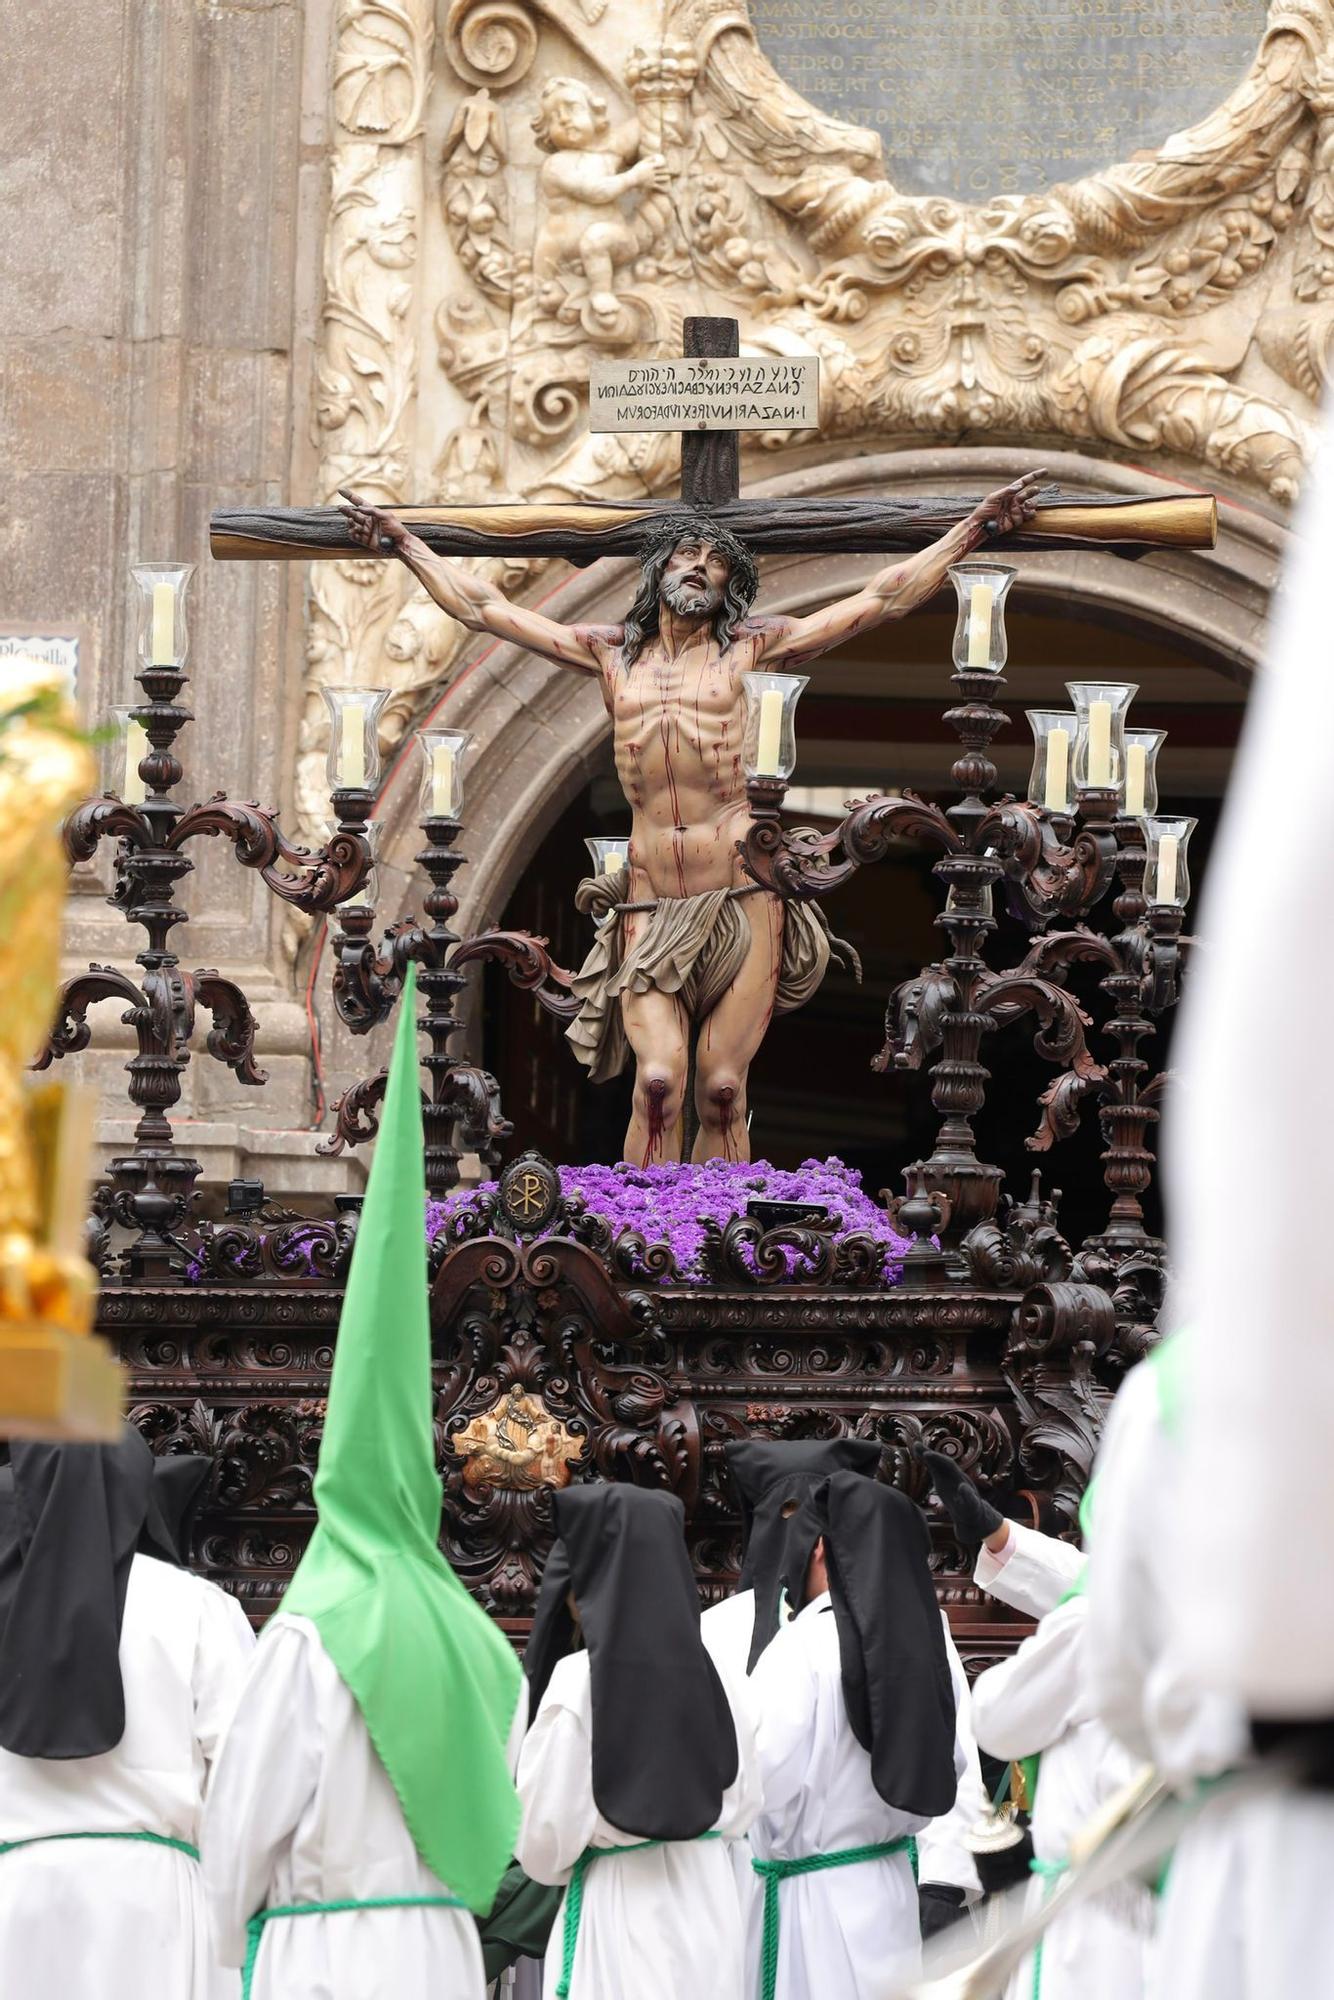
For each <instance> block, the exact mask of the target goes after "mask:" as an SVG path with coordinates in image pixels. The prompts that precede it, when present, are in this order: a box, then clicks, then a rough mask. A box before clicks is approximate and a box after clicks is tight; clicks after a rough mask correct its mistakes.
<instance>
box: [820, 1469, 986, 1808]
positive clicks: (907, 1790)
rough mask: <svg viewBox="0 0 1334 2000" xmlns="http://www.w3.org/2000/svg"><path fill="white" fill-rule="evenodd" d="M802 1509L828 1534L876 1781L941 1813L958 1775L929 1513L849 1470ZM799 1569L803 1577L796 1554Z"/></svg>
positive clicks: (858, 1720)
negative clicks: (924, 1515)
mask: <svg viewBox="0 0 1334 2000" xmlns="http://www.w3.org/2000/svg"><path fill="white" fill-rule="evenodd" d="M803 1514H804V1515H805V1516H807V1517H808V1518H809V1524H810V1527H811V1528H812V1529H813V1530H814V1533H815V1534H816V1535H818V1536H820V1537H822V1538H823V1540H824V1545H825V1561H826V1564H827V1566H828V1570H829V1594H830V1597H831V1599H832V1601H833V1607H834V1617H835V1619H836V1620H837V1623H838V1650H839V1658H840V1660H841V1662H842V1669H843V1699H844V1701H845V1703H846V1704H847V1711H848V1721H849V1722H850V1723H851V1725H852V1733H853V1735H854V1736H855V1737H856V1738H857V1741H858V1742H859V1743H860V1744H861V1746H862V1748H863V1749H864V1750H866V1751H868V1752H869V1753H870V1758H871V1779H872V1782H873V1784H874V1785H875V1788H876V1791H877V1792H878V1793H879V1794H880V1797H881V1798H882V1799H883V1800H884V1801H885V1804H886V1805H889V1806H893V1807H894V1808H895V1809H896V1811H898V1812H904V1813H920V1814H923V1815H925V1816H926V1817H928V1818H930V1819H937V1818H939V1817H940V1815H941V1814H942V1813H947V1812H948V1811H949V1810H950V1807H951V1806H952V1805H953V1804H954V1795H955V1791H956V1789H957V1783H958V1781H957V1779H956V1777H955V1773H954V1737H955V1714H954V1684H953V1681H952V1680H951V1677H950V1663H949V1655H948V1653H947V1652H946V1649H945V1628H944V1624H943V1622H942V1620H941V1615H940V1606H939V1605H938V1604H937V1602H936V1592H935V1586H934V1584H933V1583H932V1581H931V1566H930V1562H929V1560H928V1550H929V1548H930V1538H929V1536H928V1534H927V1528H926V1522H925V1521H924V1519H923V1518H922V1515H921V1513H920V1512H919V1511H918V1509H917V1508H916V1507H915V1506H914V1505H913V1503H912V1501H911V1500H909V1499H908V1497H907V1495H906V1494H903V1493H900V1492H899V1491H898V1490H897V1489H896V1488H895V1487H893V1486H881V1485H879V1484H878V1483H876V1482H875V1481H873V1480H870V1479H859V1478H858V1477H857V1476H856V1475H855V1474H853V1473H848V1472H840V1473H836V1474H835V1475H834V1477H833V1478H832V1479H830V1480H828V1481H826V1482H825V1483H824V1484H823V1485H822V1486H821V1487H819V1488H818V1490H817V1491H816V1492H815V1493H814V1494H813V1495H812V1496H811V1499H810V1501H809V1502H808V1503H807V1506H806V1507H805V1508H804V1509H803ZM812 1546H813V1544H812ZM806 1561H807V1565H808V1564H809V1557H807V1559H806ZM791 1574H792V1576H793V1580H794V1583H795V1582H796V1578H797V1571H796V1568H795V1564H794V1567H793V1570H792V1572H791ZM801 1576H802V1578H803V1579H804V1576H805V1569H804V1568H803V1570H802V1571H801ZM797 1589H798V1591H800V1589H801V1585H800V1584H797ZM797 1601H799V1598H794V1602H797Z"/></svg>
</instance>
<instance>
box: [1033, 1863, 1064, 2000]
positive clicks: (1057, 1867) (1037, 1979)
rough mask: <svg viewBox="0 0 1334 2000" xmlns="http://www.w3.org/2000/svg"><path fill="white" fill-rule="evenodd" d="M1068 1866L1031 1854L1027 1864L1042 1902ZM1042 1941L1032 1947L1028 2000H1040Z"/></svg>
mask: <svg viewBox="0 0 1334 2000" xmlns="http://www.w3.org/2000/svg"><path fill="white" fill-rule="evenodd" d="M1069 1866H1070V1863H1069V1862H1068V1861H1039V1860H1038V1857H1037V1855H1036V1854H1035V1855H1034V1856H1033V1859H1032V1860H1031V1861H1030V1862H1029V1864H1028V1867H1029V1872H1030V1873H1031V1874H1033V1875H1037V1876H1039V1877H1040V1878H1041V1881H1042V1900H1043V1902H1044V1903H1045V1902H1046V1900H1047V1898H1048V1896H1050V1894H1051V1892H1052V1887H1053V1885H1054V1884H1055V1883H1057V1882H1059V1881H1060V1879H1061V1877H1062V1875H1064V1873H1065V1871H1066V1869H1067V1868H1068V1867H1069ZM1043 1942H1044V1940H1043V1939H1042V1938H1039V1939H1038V1941H1037V1943H1036V1944H1035V1945H1034V1947H1033V1990H1032V1992H1031V1993H1030V1995H1029V2000H1042V1946H1043Z"/></svg>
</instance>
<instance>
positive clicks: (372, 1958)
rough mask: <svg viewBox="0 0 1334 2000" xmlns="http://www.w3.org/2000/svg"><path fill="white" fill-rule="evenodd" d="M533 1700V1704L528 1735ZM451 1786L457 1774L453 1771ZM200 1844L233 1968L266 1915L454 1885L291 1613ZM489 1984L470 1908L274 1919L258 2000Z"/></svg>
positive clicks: (249, 1698)
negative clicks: (427, 1856)
mask: <svg viewBox="0 0 1334 2000" xmlns="http://www.w3.org/2000/svg"><path fill="white" fill-rule="evenodd" d="M524 1707H525V1704H524V1702H523V1700H522V1699H521V1700H520V1704H519V1708H520V1713H519V1715H518V1716H517V1717H516V1719H515V1722H516V1733H517V1731H519V1730H521V1729H522V1727H523V1719H524V1716H523V1712H524ZM511 1740H512V1741H514V1740H516V1739H515V1738H512V1739H511ZM440 1783H441V1785H442V1786H447V1785H448V1783H449V1773H448V1772H447V1771H442V1772H441V1774H440ZM202 1847H203V1868H204V1882H205V1886H206V1888H207V1891H208V1898H209V1904H210V1907H211V1909H212V1913H213V1923H214V1930H215V1934H216V1937H217V1943H218V1950H219V1953H220V1955H221V1957H222V1959H223V1962H224V1963H225V1964H227V1965H240V1964H242V1963H243V1962H244V1959H245V1953H246V1925H247V1922H248V1920H249V1919H250V1917H252V1916H253V1915H254V1914H255V1912H256V1911H257V1910H262V1909H265V1908H268V1907H270V1906H274V1905H278V1904H287V1903H333V1902H348V1901H356V1902H365V1901H371V1900H374V1899H375V1898H377V1897H393V1896H440V1895H449V1894H450V1893H451V1891H450V1890H449V1888H448V1887H447V1885H445V1884H443V1883H441V1882H440V1881H439V1880H438V1879H437V1877H436V1876H434V1875H433V1874H432V1873H431V1871H430V1869H429V1868H428V1867H427V1866H426V1864H425V1863H424V1862H423V1861H422V1859H421V1857H420V1856H419V1854H418V1853H417V1849H416V1847H415V1845H414V1844H413V1840H412V1836H411V1834H410V1833H409V1832H408V1829H407V1826H406V1825H405V1823H404V1820H403V1813H402V1809H401V1807H400V1806H399V1803H398V1797H397V1794H396V1793H395V1791H394V1788H393V1786H392V1784H391V1783H390V1781H389V1777H388V1774H387V1773H386V1771H385V1768H384V1766H383V1764H381V1762H380V1760H379V1758H378V1757H377V1756H376V1754H375V1750H374V1747H373V1746H372V1743H371V1739H370V1735H369V1733H368V1731H367V1728H366V1724H365V1722H364V1720H363V1719H362V1714H361V1710H360V1709H359V1708H358V1707H357V1704H356V1702H355V1701H354V1700H353V1698H352V1695H351V1693H350V1692H349V1690H348V1688H347V1686H346V1684H345V1683H344V1681H343V1680H342V1678H341V1676H340V1675H339V1673H338V1669H337V1668H336V1667H335V1666H334V1663H333V1661H332V1660H331V1659H330V1658H329V1655H328V1653H327V1652H326V1651H325V1649H324V1645H323V1642H322V1641H321V1639H320V1635H319V1632H318V1630H317V1629H316V1627H315V1626H314V1625H313V1624H312V1623H311V1621H310V1620H309V1619H306V1618H294V1617H289V1616H287V1615H285V1614H283V1613H281V1612H280V1613H279V1614H278V1616H277V1617H275V1618H274V1619H273V1620H272V1622H271V1624H270V1625H269V1627H268V1629H267V1630H266V1632H265V1633H264V1636H263V1638H262V1640H261V1641H260V1644H259V1646H258V1647H257V1648H256V1651H255V1657H254V1663H253V1665H252V1668H251V1672H250V1676H249V1678H248V1680H247V1682H246V1685H245V1688H244V1690H243V1692H242V1694H241V1698H240V1701H239V1703H238V1705H237V1710H236V1715H235V1717H234V1719H233V1722H232V1726H231V1728H230V1729H229V1730H228V1732H227V1740H226V1743H225V1744H224V1746H223V1752H222V1756H221V1758H220V1760H219V1763H218V1769H217V1772H216V1774H215V1777H214V1782H213V1785H212V1786H211V1788H210V1792H209V1799H208V1806H207V1810H206V1812H205V1814H204V1830H203V1841H202ZM485 1990H486V1982H485V1979H484V1976H483V1971H482V1948H481V1943H480V1940H479V1937H478V1933H477V1926H476V1924H475V1922H474V1921H473V1918H472V1916H471V1914H470V1913H469V1912H468V1911H467V1910H464V1909H401V1910H348V1911H339V1912H337V1913H335V1914H330V1915H327V1916H311V1917H279V1918H276V1919H275V1920H274V1921H273V1922H272V1923H268V1924H266V1925H265V1926H264V1932H263V1942H262V1943H261V1945H260V1950H259V1957H258V1959H257V1961H256V1967H255V1977H254V1984H253V1988H252V1994H251V2000H377V1996H379V1995H381V1994H384V1995H393V2000H482V1995H483V1994H484V1992H485ZM155 2000H156V1996H155Z"/></svg>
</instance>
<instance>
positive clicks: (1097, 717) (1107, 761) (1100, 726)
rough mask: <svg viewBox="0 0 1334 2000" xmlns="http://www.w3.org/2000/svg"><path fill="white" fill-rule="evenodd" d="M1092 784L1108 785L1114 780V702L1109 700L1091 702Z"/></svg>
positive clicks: (1089, 779)
mask: <svg viewBox="0 0 1334 2000" xmlns="http://www.w3.org/2000/svg"><path fill="white" fill-rule="evenodd" d="M1088 781H1089V783H1090V785H1094V786H1107V785H1110V784H1111V782H1112V704H1111V703H1110V702H1109V701H1091V702H1090V703H1089V777H1088Z"/></svg>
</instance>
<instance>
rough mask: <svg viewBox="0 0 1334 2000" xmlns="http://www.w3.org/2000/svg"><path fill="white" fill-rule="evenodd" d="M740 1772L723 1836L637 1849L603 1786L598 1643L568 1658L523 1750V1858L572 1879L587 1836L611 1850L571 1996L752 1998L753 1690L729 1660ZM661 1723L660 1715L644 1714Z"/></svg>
mask: <svg viewBox="0 0 1334 2000" xmlns="http://www.w3.org/2000/svg"><path fill="white" fill-rule="evenodd" d="M720 1678H721V1680H722V1683H723V1687H724V1690H725V1692H726V1694H727V1698H728V1702H729V1705H730V1707H731V1710H732V1719H733V1722H734V1725H735V1728H736V1739H737V1774H736V1777H735V1779H734V1780H733V1782H732V1784H731V1785H730V1786H729V1787H728V1789H727V1791H726V1792H725V1793H724V1794H723V1801H722V1810H721V1811H720V1813H719V1815H718V1820H717V1823H716V1829H715V1830H716V1831H717V1832H718V1833H719V1834H720V1835H721V1836H722V1838H720V1839H717V1840H683V1841H671V1842H669V1843H667V1844H666V1845H663V1846H660V1847H650V1848H641V1849H640V1850H639V1851H638V1852H637V1853H632V1854H618V1853H616V1851H615V1850H616V1849H618V1848H627V1847H634V1846H635V1845H636V1844H637V1842H638V1840H639V1838H640V1836H639V1835H637V1834H633V1833H624V1832H622V1831H621V1829H620V1828H619V1827H615V1826H613V1825H611V1823H610V1822H609V1821H608V1820H606V1819H604V1818H603V1817H602V1815H601V1813H600V1812H599V1811H598V1808H597V1802H596V1800H595V1799H594V1797H593V1701H592V1686H591V1682H590V1678H589V1659H588V1655H587V1653H571V1654H569V1655H567V1657H566V1658H565V1659H563V1660H561V1661H559V1662H558V1663H557V1665H556V1667H555V1669H554V1671H553V1673H552V1675H551V1679H550V1681H549V1682H548V1683H547V1688H546V1692H545V1693H544V1695H543V1696H542V1702H541V1706H540V1707H539V1709H538V1711H537V1716H536V1719H535V1721H534V1723H533V1726H532V1728H531V1729H530V1730H529V1732H528V1735H527V1737H526V1738H525V1739H524V1745H523V1750H522V1752H521V1753H520V1757H519V1772H518V1785H519V1797H520V1799H521V1800H522V1802H523V1825H522V1828H521V1829H520V1833H519V1843H518V1848H517V1850H516V1858H517V1859H518V1861H519V1863H520V1865H521V1866H522V1867H523V1868H524V1869H526V1870H527V1872H528V1874H529V1875H531V1876H532V1878H533V1880H534V1881H535V1882H546V1883H550V1884H551V1885H552V1886H553V1887H554V1886H556V1885H560V1884H565V1883H567V1882H568V1881H569V1879H570V1873H571V1870H572V1869H573V1867H574V1864H575V1862H576V1861H577V1860H578V1859H579V1856H580V1855H581V1854H582V1853H583V1851H584V1849H585V1848H586V1847H595V1848H605V1849H608V1850H610V1852H609V1854H608V1856H607V1858H606V1859H605V1860H604V1859H601V1858H599V1859H598V1860H597V1861H595V1862H593V1864H592V1865H591V1866H590V1867H589V1868H588V1870H587V1871H586V1873H585V1876H584V1889H583V1914H582V1919H581V1922H580V1927H579V1943H578V1948H577V1950H576V1953H575V1959H574V1968H573V1980H572V1983H571V1987H570V2000H740V1995H741V1991H742V1985H741V1982H742V1962H743V1928H742V1916H741V1909H740V1904H739V1901H738V1897H737V1890H736V1881H735V1877H734V1875H733V1871H732V1864H731V1861H730V1859H729V1856H728V1851H727V1849H728V1844H729V1842H730V1841H732V1840H734V1839H736V1838H737V1837H738V1836H740V1835H741V1834H744V1833H745V1831H746V1829H747V1828H748V1827H749V1825H750V1823H751V1821H752V1819H753V1818H754V1816H755V1813H756V1810H757V1809H758V1807H759V1803H760V1789H759V1774H758V1769H757V1765H756V1759H755V1746H754V1741H753V1738H752V1734H751V1728H750V1722H749V1720H748V1716H747V1708H746V1701H745V1696H744V1693H743V1692H742V1690H741V1689H740V1688H738V1687H737V1685H736V1683H735V1681H734V1680H732V1679H731V1677H730V1676H729V1675H728V1674H727V1673H726V1671H724V1670H720ZM644 1727H645V1728H646V1729H651V1728H652V1727H653V1718H652V1717H651V1716H646V1717H645V1718H644ZM564 1924H565V1904H564V1901H562V1903H561V1907H560V1909H559V1911H558V1912H557V1915H556V1922H555V1925H554V1927H553V1929H552V1933H551V1939H550V1942H549V1944H548V1946H547V1955H546V1961H545V1977H544V1984H543V1994H544V2000H553V1996H554V1994H555V1990H556V1986H557V1983H558V1981H559V1979H560V1974H561V1956H562V1938H563V1935H564Z"/></svg>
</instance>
